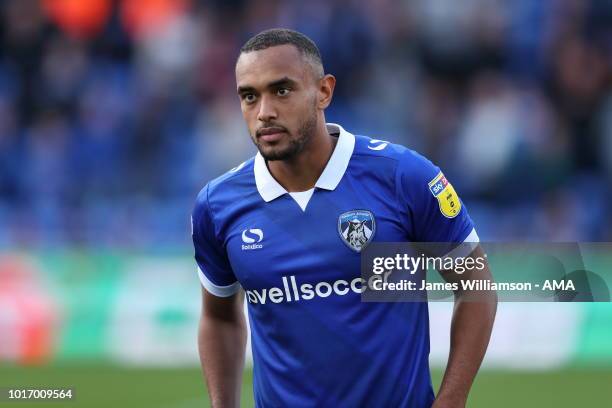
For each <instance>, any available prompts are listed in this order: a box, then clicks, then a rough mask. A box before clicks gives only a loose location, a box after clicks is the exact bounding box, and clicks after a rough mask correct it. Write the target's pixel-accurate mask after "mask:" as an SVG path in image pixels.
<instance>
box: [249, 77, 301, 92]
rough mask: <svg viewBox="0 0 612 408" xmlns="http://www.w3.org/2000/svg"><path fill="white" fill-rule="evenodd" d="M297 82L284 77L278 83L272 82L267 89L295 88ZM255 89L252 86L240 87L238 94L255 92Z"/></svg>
mask: <svg viewBox="0 0 612 408" xmlns="http://www.w3.org/2000/svg"><path fill="white" fill-rule="evenodd" d="M296 84H297V82H296V81H295V80H293V79H291V78H289V77H287V76H286V77H283V78H281V79H277V80H276V81H272V82H270V83H268V84H267V85H266V88H267V89H274V88H279V87H281V86H295V85H296ZM254 91H255V88H253V87H252V86H239V87H238V94H243V93H246V92H254Z"/></svg>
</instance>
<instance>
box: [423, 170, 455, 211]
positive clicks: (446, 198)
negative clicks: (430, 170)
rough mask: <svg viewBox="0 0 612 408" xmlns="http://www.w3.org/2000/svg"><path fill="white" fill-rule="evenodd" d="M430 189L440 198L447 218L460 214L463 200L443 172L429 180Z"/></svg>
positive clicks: (441, 207) (442, 209)
mask: <svg viewBox="0 0 612 408" xmlns="http://www.w3.org/2000/svg"><path fill="white" fill-rule="evenodd" d="M429 191H431V194H433V196H434V197H436V198H437V199H438V204H440V212H442V215H444V216H445V217H446V218H455V217H456V216H457V215H458V214H459V212H460V211H461V200H459V197H458V196H457V193H456V192H455V189H454V188H453V186H452V185H451V183H449V182H448V180H446V177H444V174H442V172H440V173H439V174H438V175H437V176H436V177H435V178H434V179H433V180H431V181H430V182H429Z"/></svg>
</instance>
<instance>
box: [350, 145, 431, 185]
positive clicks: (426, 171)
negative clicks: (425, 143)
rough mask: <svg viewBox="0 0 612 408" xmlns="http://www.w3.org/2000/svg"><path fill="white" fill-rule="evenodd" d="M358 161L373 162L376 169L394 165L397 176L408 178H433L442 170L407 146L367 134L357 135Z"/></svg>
mask: <svg viewBox="0 0 612 408" xmlns="http://www.w3.org/2000/svg"><path fill="white" fill-rule="evenodd" d="M354 156H356V158H357V161H364V162H370V164H371V163H372V162H373V163H374V164H375V165H376V166H375V167H374V169H379V170H388V169H389V167H392V168H393V169H394V170H395V175H396V177H399V178H401V179H404V180H403V181H407V180H419V181H423V180H425V179H427V180H431V179H433V178H434V177H435V176H436V175H437V174H438V173H439V171H440V169H439V168H438V167H436V166H435V165H434V164H433V163H432V162H431V161H430V160H429V159H427V158H426V157H425V156H423V155H421V154H420V153H418V152H416V151H414V150H412V149H409V148H408V147H406V146H403V145H400V144H396V143H391V142H388V141H385V140H380V139H376V138H371V137H367V136H361V135H356V136H355V152H354Z"/></svg>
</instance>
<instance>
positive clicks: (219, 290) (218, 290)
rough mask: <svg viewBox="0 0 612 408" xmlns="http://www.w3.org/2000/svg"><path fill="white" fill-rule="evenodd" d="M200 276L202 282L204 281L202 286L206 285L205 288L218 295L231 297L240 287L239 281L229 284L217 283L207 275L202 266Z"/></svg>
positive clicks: (199, 270) (199, 271)
mask: <svg viewBox="0 0 612 408" xmlns="http://www.w3.org/2000/svg"><path fill="white" fill-rule="evenodd" d="M198 277H199V278H200V282H201V283H202V286H204V289H206V290H207V291H208V292H210V293H212V294H213V295H215V296H218V297H230V296H232V295H233V294H235V293H236V292H238V290H239V289H240V282H238V281H236V282H234V283H232V284H231V285H227V286H219V285H215V284H214V283H212V282H211V281H210V280H209V279H208V278H207V277H206V275H205V274H204V272H202V269H200V268H198Z"/></svg>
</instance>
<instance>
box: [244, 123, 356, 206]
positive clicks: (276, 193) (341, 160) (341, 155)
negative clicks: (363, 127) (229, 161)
mask: <svg viewBox="0 0 612 408" xmlns="http://www.w3.org/2000/svg"><path fill="white" fill-rule="evenodd" d="M326 126H327V131H328V132H329V133H340V136H339V137H338V142H337V143H336V147H335V148H334V152H333V153H332V155H331V157H330V158H329V161H328V162H327V165H326V166H325V169H323V173H321V176H320V177H319V179H318V180H317V183H316V184H315V187H317V188H322V189H325V190H335V189H336V187H337V186H338V184H340V180H342V176H344V173H345V172H346V168H347V167H348V164H349V161H350V160H351V156H352V155H353V149H354V148H355V136H353V135H352V134H351V133H349V132H347V131H346V130H344V129H343V128H342V126H340V125H337V124H335V123H328V124H327V125H326ZM254 172H255V184H256V185H257V191H259V194H260V195H261V197H262V198H263V199H264V201H265V202H270V201H272V200H274V199H276V198H278V197H280V196H282V195H283V194H286V193H287V190H285V188H284V187H283V186H281V185H280V184H279V183H278V181H276V180H275V179H274V177H272V175H271V174H270V171H269V170H268V166H266V161H265V159H264V158H263V156H262V155H261V154H260V153H259V152H257V155H256V156H255V164H254Z"/></svg>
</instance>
